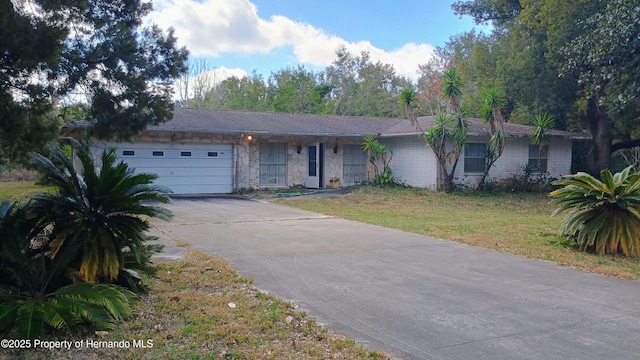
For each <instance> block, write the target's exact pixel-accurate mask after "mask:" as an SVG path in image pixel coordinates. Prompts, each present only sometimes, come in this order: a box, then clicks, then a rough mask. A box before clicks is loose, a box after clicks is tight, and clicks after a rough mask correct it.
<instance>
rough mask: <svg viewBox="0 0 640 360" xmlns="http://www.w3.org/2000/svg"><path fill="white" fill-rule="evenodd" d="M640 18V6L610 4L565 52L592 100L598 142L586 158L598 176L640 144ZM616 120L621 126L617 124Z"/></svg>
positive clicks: (621, 0)
mask: <svg viewBox="0 0 640 360" xmlns="http://www.w3.org/2000/svg"><path fill="white" fill-rule="evenodd" d="M638 18H640V6H638V4H637V2H635V1H629V0H611V1H608V2H607V5H606V7H605V8H604V9H603V10H601V11H598V12H596V13H594V14H593V15H591V16H590V17H588V18H586V19H585V20H583V21H580V22H579V23H578V24H579V28H580V29H581V30H582V32H581V34H580V35H578V36H577V37H576V38H574V39H573V40H572V41H571V42H570V43H569V45H567V46H564V47H563V48H562V50H564V52H565V56H566V59H567V64H568V65H567V68H566V69H567V71H574V72H577V73H578V74H579V84H580V86H581V89H582V90H583V94H584V95H583V96H584V97H585V98H586V100H587V124H588V128H589V131H590V132H591V135H592V138H593V145H592V148H591V150H590V152H589V154H587V159H588V163H589V164H590V167H591V169H590V170H591V171H594V172H595V171H600V170H602V169H606V168H608V167H609V162H610V159H611V153H613V152H614V151H616V150H620V149H626V148H631V147H634V146H638V145H640V133H639V131H640V126H638V124H637V123H638V121H637V120H638V118H639V117H640V107H638V106H637V104H636V103H637V102H638V99H640V87H638V86H637V83H638V80H639V78H638V74H637V69H638V68H639V67H640V38H639V37H638V34H639V33H640V23H639V22H638ZM612 115H614V116H615V117H617V118H618V121H612V119H611V116H612ZM631 134H635V136H636V137H635V138H631ZM616 139H617V140H618V141H617V142H615V144H614V140H616Z"/></svg>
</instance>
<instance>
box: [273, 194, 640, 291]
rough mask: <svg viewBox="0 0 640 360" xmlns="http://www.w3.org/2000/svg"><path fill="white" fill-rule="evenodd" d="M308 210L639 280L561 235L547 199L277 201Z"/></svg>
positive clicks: (621, 264) (627, 264) (627, 267)
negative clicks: (581, 250)
mask: <svg viewBox="0 0 640 360" xmlns="http://www.w3.org/2000/svg"><path fill="white" fill-rule="evenodd" d="M278 202H279V203H282V204H286V205H290V206H294V207H298V208H301V209H305V210H311V211H315V212H320V213H323V214H328V215H333V216H338V217H342V218H345V219H349V220H355V221H361V222H365V223H369V224H375V225H381V226H385V227H390V228H394V229H400V230H404V231H409V232H412V233H416V234H423V235H429V236H434V237H437V238H442V239H447V240H453V241H457V242H461V243H466V244H470V245H474V246H480V247H484V248H488V249H494V250H498V251H503V252H507V253H511V254H516V255H521V256H525V257H528V258H534V259H541V260H548V261H553V262H556V263H558V264H561V265H568V266H573V267H577V268H582V269H587V270H590V271H594V272H599V273H602V274H606V275H610V276H615V277H620V278H625V279H632V280H640V275H639V274H640V260H639V259H626V258H623V257H619V256H603V257H598V256H595V255H592V254H585V253H582V252H580V251H578V250H577V249H576V248H575V246H574V244H573V243H572V242H571V241H569V240H567V239H566V238H564V237H562V236H560V235H559V234H558V228H559V226H560V223H561V221H562V216H561V215H559V216H556V217H551V213H552V212H553V210H554V209H555V207H554V206H553V205H551V204H550V202H549V198H548V197H547V195H546V194H528V193H527V194H525V193H483V192H458V193H453V194H444V193H437V192H433V191H428V190H422V189H415V188H374V187H363V188H361V189H359V190H358V191H355V192H353V193H351V194H349V195H345V196H340V197H327V198H308V199H291V200H278Z"/></svg>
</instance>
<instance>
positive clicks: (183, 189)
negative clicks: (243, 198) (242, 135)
mask: <svg viewBox="0 0 640 360" xmlns="http://www.w3.org/2000/svg"><path fill="white" fill-rule="evenodd" d="M107 146H115V147H116V148H117V149H118V150H117V154H118V158H120V159H122V160H123V161H125V162H126V163H127V164H128V165H129V166H131V167H134V168H136V171H137V172H150V173H156V174H158V176H159V178H158V180H156V183H157V184H159V185H163V186H166V187H168V188H169V189H171V190H172V191H173V193H174V194H216V193H230V192H232V191H233V145H232V144H154V143H138V144H107Z"/></svg>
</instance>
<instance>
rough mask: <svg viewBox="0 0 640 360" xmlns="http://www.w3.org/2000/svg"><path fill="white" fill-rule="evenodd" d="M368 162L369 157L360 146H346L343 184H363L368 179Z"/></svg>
mask: <svg viewBox="0 0 640 360" xmlns="http://www.w3.org/2000/svg"><path fill="white" fill-rule="evenodd" d="M368 161H369V158H368V155H367V153H366V152H364V151H362V148H361V147H360V145H345V147H344V162H343V166H342V174H343V177H344V179H343V181H344V182H343V184H344V185H353V184H359V183H361V182H363V181H364V180H365V179H366V177H367V163H368Z"/></svg>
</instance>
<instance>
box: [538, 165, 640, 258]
mask: <svg viewBox="0 0 640 360" xmlns="http://www.w3.org/2000/svg"><path fill="white" fill-rule="evenodd" d="M631 169H632V167H631V166H629V167H627V168H626V169H624V170H623V171H621V172H619V173H616V174H615V175H611V172H610V171H609V170H603V171H602V172H601V173H600V177H601V180H598V179H596V178H594V177H593V176H591V175H589V174H587V173H583V172H580V173H577V174H575V175H567V176H565V178H564V179H561V180H556V181H554V182H553V185H558V186H563V187H562V188H560V189H558V190H555V191H552V192H551V193H549V196H550V197H551V198H552V199H551V201H552V202H553V203H554V204H558V205H559V207H558V208H557V209H556V210H555V211H554V212H553V215H557V214H559V213H560V212H563V211H565V210H568V211H569V212H568V213H567V215H566V216H565V218H564V220H563V221H562V225H561V226H560V232H561V233H562V234H563V235H565V236H568V237H569V238H571V239H574V240H575V241H576V242H577V243H578V245H579V246H580V249H582V250H587V251H594V252H596V253H598V254H600V255H602V254H616V253H619V252H622V253H624V255H626V256H631V257H640V236H638V234H640V172H636V173H631Z"/></svg>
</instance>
